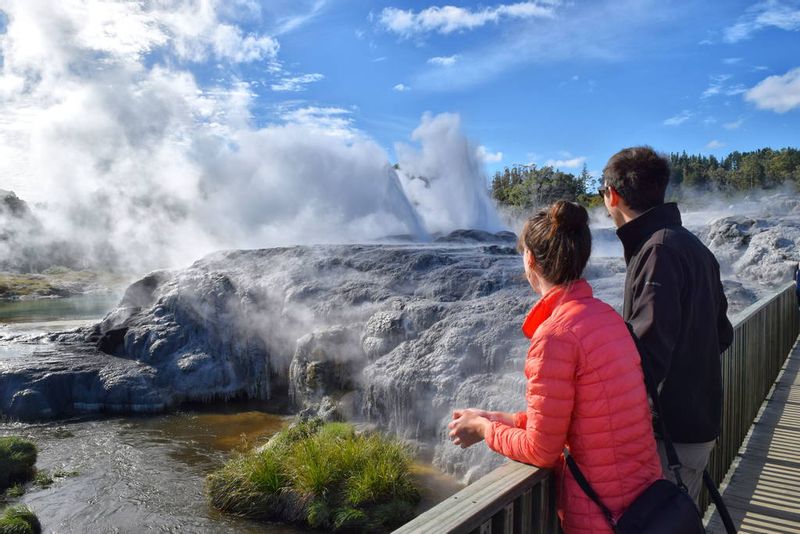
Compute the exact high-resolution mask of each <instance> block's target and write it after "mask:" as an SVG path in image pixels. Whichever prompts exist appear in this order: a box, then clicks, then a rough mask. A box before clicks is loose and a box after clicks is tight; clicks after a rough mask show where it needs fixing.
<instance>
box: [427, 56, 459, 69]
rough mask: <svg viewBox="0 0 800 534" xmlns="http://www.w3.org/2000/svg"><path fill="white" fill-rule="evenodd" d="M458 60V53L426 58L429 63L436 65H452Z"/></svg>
mask: <svg viewBox="0 0 800 534" xmlns="http://www.w3.org/2000/svg"><path fill="white" fill-rule="evenodd" d="M456 61H458V54H456V55H453V56H436V57H432V58H429V59H428V63H429V64H430V65H438V66H440V67H452V66H453V65H455V64H456Z"/></svg>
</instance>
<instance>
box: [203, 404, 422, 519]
mask: <svg viewBox="0 0 800 534" xmlns="http://www.w3.org/2000/svg"><path fill="white" fill-rule="evenodd" d="M410 467H411V455H410V453H409V451H408V449H407V448H406V447H405V446H404V445H403V444H401V443H400V442H398V441H396V440H393V439H389V438H386V437H384V436H381V435H378V434H363V435H359V434H356V432H355V429H354V428H353V426H352V425H349V424H346V423H328V424H325V425H323V424H322V423H321V422H319V421H318V420H311V421H304V422H301V423H297V424H295V425H292V426H291V427H289V428H288V429H286V430H284V431H282V432H279V433H278V434H276V435H275V436H274V437H273V438H272V439H270V441H269V442H267V443H266V444H265V445H263V446H262V447H260V448H258V449H255V450H253V451H250V452H246V453H239V454H237V455H235V456H234V457H233V458H232V459H231V460H230V461H229V462H228V463H226V464H225V465H224V466H223V467H222V468H221V469H219V470H218V471H216V472H214V473H212V474H211V475H209V477H208V485H207V489H208V497H209V501H210V503H211V505H212V506H214V507H215V508H218V509H220V510H223V511H226V512H229V513H233V514H237V515H242V516H247V517H255V518H260V519H266V520H271V521H284V522H302V523H305V524H306V525H308V526H310V527H312V528H319V529H325V530H346V529H357V530H373V531H374V530H378V531H380V530H389V529H392V528H395V527H397V526H399V525H402V524H403V523H405V522H406V521H408V520H409V519H411V518H412V517H413V516H414V507H415V505H416V504H417V503H418V502H419V493H418V491H417V489H416V488H415V487H414V485H413V483H412V479H411V474H410Z"/></svg>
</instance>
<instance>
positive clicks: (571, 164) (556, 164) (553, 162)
mask: <svg viewBox="0 0 800 534" xmlns="http://www.w3.org/2000/svg"><path fill="white" fill-rule="evenodd" d="M584 163H586V157H585V156H578V157H574V158H569V159H548V160H547V161H545V162H544V164H545V166H547V167H553V168H556V169H577V168H579V167H580V166H582V165H583V164H584Z"/></svg>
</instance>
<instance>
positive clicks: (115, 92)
mask: <svg viewBox="0 0 800 534" xmlns="http://www.w3.org/2000/svg"><path fill="white" fill-rule="evenodd" d="M109 5H110V4H109V3H106V2H91V1H90V0H86V1H85V2H84V3H79V2H53V1H52V0H20V1H18V2H16V3H11V2H6V3H4V4H3V11H4V12H5V13H6V14H7V15H8V25H7V31H6V32H5V33H4V34H2V35H0V54H2V58H3V61H2V63H1V64H0V176H3V177H4V181H3V184H4V187H9V184H10V183H11V182H10V181H9V180H14V182H13V183H14V184H15V185H14V189H16V190H17V192H18V193H22V191H23V190H24V191H25V193H26V194H25V195H23V198H25V199H26V200H29V201H30V202H31V205H32V206H34V207H36V206H37V204H38V203H40V202H44V203H46V210H45V209H42V210H40V211H39V212H38V214H39V215H41V218H42V221H43V225H44V226H45V231H46V233H47V235H48V236H49V237H52V238H53V239H64V240H65V241H66V242H68V243H70V244H74V245H75V247H76V248H77V250H80V251H82V253H81V256H82V257H85V258H87V259H88V260H89V261H91V260H92V259H93V258H98V257H100V256H101V255H104V257H111V258H116V260H117V261H119V263H118V265H122V266H124V268H125V270H126V272H137V271H138V272H141V271H142V270H146V269H151V268H158V267H172V266H177V265H185V264H187V263H188V262H190V261H192V260H194V259H196V258H198V257H199V256H201V255H203V254H205V253H208V252H210V251H212V250H215V249H219V248H240V247H250V248H252V247H264V246H275V245H282V244H297V243H311V242H343V241H346V242H364V241H365V240H370V239H376V238H380V237H382V236H386V235H393V234H410V235H415V236H420V237H425V236H426V235H427V234H426V227H427V225H428V224H430V225H431V226H432V227H433V226H435V227H436V228H437V229H440V230H442V231H449V230H453V229H456V228H465V227H467V228H483V229H486V230H498V229H499V228H498V226H499V225H498V224H497V220H496V216H494V215H493V211H492V209H493V208H492V205H491V203H490V202H489V200H488V197H487V196H486V181H485V177H484V176H483V174H482V165H481V163H480V162H479V160H478V159H477V156H476V154H475V145H473V144H472V143H471V142H470V141H469V140H467V139H466V138H465V137H464V135H463V133H462V132H461V131H460V129H459V128H458V123H459V120H458V117H457V116H453V115H446V116H444V117H443V118H440V117H432V116H427V117H425V118H424V119H423V121H422V124H421V126H420V128H419V129H418V130H417V131H415V133H414V140H415V141H418V142H419V145H420V150H419V154H420V158H415V157H414V155H410V156H408V157H406V158H405V159H403V160H402V161H403V162H406V163H407V164H408V167H409V168H414V166H415V163H416V162H420V164H419V165H418V166H417V167H418V168H420V169H422V170H424V171H425V172H426V173H427V174H426V175H425V176H427V177H431V178H434V177H446V180H442V183H441V186H437V187H440V189H439V192H438V193H436V194H435V195H433V196H426V195H427V192H426V191H424V190H419V191H416V193H415V195H417V196H415V197H414V201H415V202H418V203H419V205H420V206H422V205H424V206H425V210H424V213H423V211H421V210H417V208H416V207H415V205H414V204H412V201H411V199H410V196H409V195H407V194H406V192H405V190H404V189H403V187H404V186H403V185H402V184H401V178H400V176H399V175H398V174H397V173H395V172H394V170H393V169H392V168H391V166H390V163H389V156H388V154H387V152H386V150H385V149H383V148H382V147H381V146H380V145H379V144H378V143H377V142H376V141H375V140H373V139H371V138H369V137H368V136H366V135H364V134H361V133H360V132H359V131H358V130H357V129H356V128H355V126H354V118H353V115H352V111H349V110H348V109H347V108H344V107H334V106H329V107H326V106H308V105H305V104H302V103H297V102H295V104H294V106H293V107H288V106H287V107H284V108H283V109H279V117H278V118H279V120H277V121H276V120H273V121H270V122H268V123H266V124H260V125H256V124H255V121H253V120H252V114H253V110H258V111H262V110H263V107H262V106H256V102H255V97H254V94H253V87H254V82H253V81H250V80H241V79H239V78H238V77H237V76H241V73H242V69H237V68H235V67H236V63H237V62H238V61H249V60H250V58H251V57H253V56H254V55H260V54H263V53H264V49H263V48H261V45H260V44H258V42H257V41H258V39H259V38H260V37H261V36H258V35H255V34H253V41H252V42H250V43H249V44H248V41H247V38H248V35H251V34H248V33H247V32H245V31H243V30H241V29H234V30H233V31H229V30H227V29H223V31H222V33H217V34H215V33H214V32H213V31H209V32H208V34H202V35H201V34H200V33H201V32H200V30H199V29H198V28H201V29H202V28H205V29H211V27H217V26H220V25H221V24H229V23H230V21H226V19H224V17H223V16H222V13H223V12H224V10H225V9H229V8H230V6H231V4H230V3H228V2H225V3H223V2H221V1H220V2H215V1H213V0H197V1H195V0H192V1H191V2H189V1H186V2H182V1H177V0H176V1H175V2H173V3H171V4H169V6H167V2H166V0H159V1H154V2H152V3H149V2H125V3H119V4H114V9H115V10H116V11H115V10H112V9H111V8H109V7H108V6H109ZM87 6H88V7H87ZM152 6H155V7H152ZM198 7H200V8H202V9H198ZM92 8H96V9H92ZM146 8H151V9H150V10H149V11H148V10H147V9H146ZM91 17H96V18H98V20H96V21H94V20H92V21H88V22H87V24H83V22H84V19H87V20H88V18H91ZM209 21H214V23H213V24H212V25H211V26H209V24H210V23H209ZM128 24H129V25H128ZM230 24H231V25H232V23H230ZM87 28H88V29H91V31H89V30H88V29H87ZM103 28H106V30H107V31H108V32H111V34H112V35H113V36H115V38H109V37H108V36H107V35H106V34H105V33H104V32H103ZM173 28H174V30H173ZM237 28H238V27H237ZM167 30H169V31H167ZM215 35H216V37H217V38H218V39H217V40H216V41H215V40H214V36H215ZM239 36H241V42H239V41H238V39H239ZM231 43H234V45H235V46H232V45H231ZM237 43H238V44H237ZM156 49H158V50H159V51H160V52H161V54H159V55H157V56H148V53H149V51H154V50H156ZM271 50H273V52H274V51H276V50H277V49H275V48H273V49H271ZM273 52H269V54H267V55H271V54H272V53H273ZM197 58H205V59H206V60H210V61H213V62H214V63H212V64H211V65H212V66H213V65H216V64H219V66H220V67H221V68H219V69H218V70H214V71H213V72H214V76H215V77H217V78H218V79H216V80H215V81H214V82H209V83H208V85H204V83H203V81H202V79H203V78H206V77H205V76H204V77H203V78H200V77H195V75H194V74H193V73H192V71H191V70H190V69H191V68H192V67H195V65H192V64H190V63H191V61H194V60H196V59H197ZM271 59H274V60H276V61H277V58H271ZM273 66H274V69H275V70H270V71H269V72H270V75H272V74H274V73H277V74H279V75H280V74H281V73H282V72H283V71H282V70H281V67H280V64H279V63H276V64H275V65H273ZM266 67H269V65H266V66H265V68H266ZM200 70H201V71H202V72H205V71H204V70H203V69H200ZM231 73H235V74H231ZM258 82H259V83H263V81H261V80H258ZM259 122H260V121H259ZM454 161H457V163H456V164H454V163H453V162H454ZM404 165H405V164H404ZM17 185H19V186H20V187H17ZM454 191H455V192H457V194H458V195H461V197H459V198H462V199H463V200H464V202H468V203H469V204H464V203H456V202H451V201H450V200H451V198H452V195H453V192H454ZM448 195H450V197H449V198H448ZM440 203H441V204H440ZM2 246H3V244H2V243H0V255H2V254H4V253H5V251H3V250H2ZM78 247H79V248H78ZM83 252H85V253H83Z"/></svg>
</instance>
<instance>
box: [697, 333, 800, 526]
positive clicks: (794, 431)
mask: <svg viewBox="0 0 800 534" xmlns="http://www.w3.org/2000/svg"><path fill="white" fill-rule="evenodd" d="M722 494H723V497H724V499H725V502H726V503H727V505H728V509H729V510H730V512H731V516H732V518H733V520H734V523H735V524H736V526H737V529H738V531H739V532H740V533H742V534H746V533H769V534H777V533H796V534H800V342H798V343H795V346H794V348H793V349H792V352H791V354H790V356H789V358H788V359H787V361H786V363H785V364H784V367H783V370H782V372H781V374H780V375H779V376H778V379H777V380H776V383H775V389H774V390H773V392H772V394H771V395H770V396H769V398H768V399H767V400H766V401H765V404H764V406H763V409H762V410H761V413H760V415H759V417H758V419H757V420H756V422H755V423H754V424H753V426H752V428H751V429H750V434H749V436H748V438H747V439H746V440H745V443H744V444H743V445H742V448H741V449H740V450H739V453H738V463H737V465H736V466H735V468H734V470H733V472H732V473H729V478H728V482H727V485H726V486H725V487H723V488H722ZM707 530H708V532H712V533H723V534H724V532H725V528H724V527H723V525H722V522H721V521H720V519H719V515H718V514H717V513H716V512H714V513H713V514H712V515H711V516H710V519H709V521H708V524H707Z"/></svg>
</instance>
